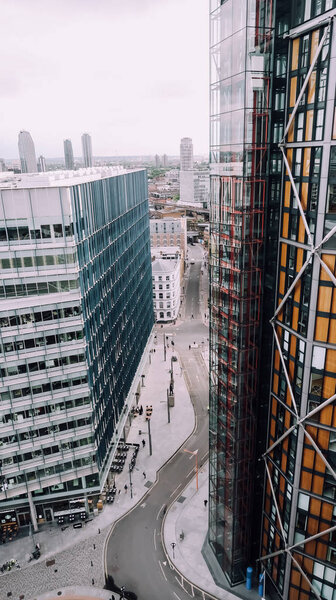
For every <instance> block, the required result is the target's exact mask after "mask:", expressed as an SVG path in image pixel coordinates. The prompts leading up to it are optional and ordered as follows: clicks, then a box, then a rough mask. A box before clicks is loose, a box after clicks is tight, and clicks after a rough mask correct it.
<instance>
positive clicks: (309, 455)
mask: <svg viewBox="0 0 336 600" xmlns="http://www.w3.org/2000/svg"><path fill="white" fill-rule="evenodd" d="M314 458H315V452H314V450H309V449H308V448H305V449H304V451H303V466H304V467H307V469H312V468H313V466H314Z"/></svg>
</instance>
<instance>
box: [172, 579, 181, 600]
mask: <svg viewBox="0 0 336 600" xmlns="http://www.w3.org/2000/svg"><path fill="white" fill-rule="evenodd" d="M177 581H178V580H177ZM179 583H180V582H179ZM180 585H181V584H180ZM173 594H174V596H176V598H177V600H181V598H180V596H178V595H177V593H176V592H173Z"/></svg>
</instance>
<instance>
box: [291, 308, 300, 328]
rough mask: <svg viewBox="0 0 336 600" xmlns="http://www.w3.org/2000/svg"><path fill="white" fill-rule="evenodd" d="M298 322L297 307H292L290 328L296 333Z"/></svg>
mask: <svg viewBox="0 0 336 600" xmlns="http://www.w3.org/2000/svg"><path fill="white" fill-rule="evenodd" d="M298 322H299V309H298V307H297V306H294V307H293V318H292V328H293V329H294V330H295V331H297V328H298Z"/></svg>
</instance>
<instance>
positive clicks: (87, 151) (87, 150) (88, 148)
mask: <svg viewBox="0 0 336 600" xmlns="http://www.w3.org/2000/svg"><path fill="white" fill-rule="evenodd" d="M82 148H83V158H84V167H93V160H92V141H91V136H90V135H89V134H88V133H83V135H82Z"/></svg>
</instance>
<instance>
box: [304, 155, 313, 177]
mask: <svg viewBox="0 0 336 600" xmlns="http://www.w3.org/2000/svg"><path fill="white" fill-rule="evenodd" d="M310 156H311V148H305V151H304V154H303V171H302V175H303V177H309V169H310Z"/></svg>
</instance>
